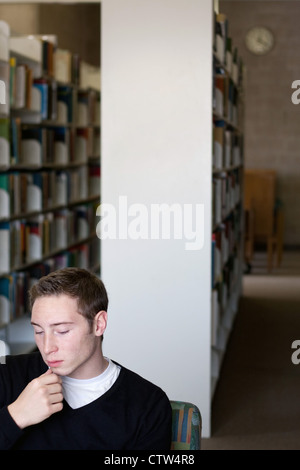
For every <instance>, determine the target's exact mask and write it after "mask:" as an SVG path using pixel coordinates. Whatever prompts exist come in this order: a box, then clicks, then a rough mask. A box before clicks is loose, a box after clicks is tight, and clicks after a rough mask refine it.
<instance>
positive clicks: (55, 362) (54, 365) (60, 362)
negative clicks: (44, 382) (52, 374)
mask: <svg viewBox="0 0 300 470" xmlns="http://www.w3.org/2000/svg"><path fill="white" fill-rule="evenodd" d="M62 362H63V361H48V362H47V364H48V366H49V367H51V369H52V368H54V367H59V366H60V365H61V364H62Z"/></svg>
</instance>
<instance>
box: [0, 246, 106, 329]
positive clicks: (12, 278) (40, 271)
mask: <svg viewBox="0 0 300 470" xmlns="http://www.w3.org/2000/svg"><path fill="white" fill-rule="evenodd" d="M99 246H100V245H99V240H98V239H97V238H94V239H92V240H91V241H89V242H88V243H83V244H79V245H77V246H74V247H72V248H71V249H69V250H66V251H64V252H62V253H60V254H58V255H56V256H53V257H51V258H49V259H47V260H45V261H44V262H43V263H38V264H36V265H34V266H32V267H30V268H28V270H26V271H12V272H11V273H10V274H9V275H6V276H2V277H0V327H2V326H4V325H6V324H8V323H9V322H11V321H13V320H16V319H18V318H20V317H21V316H22V315H24V314H26V313H28V291H29V289H30V287H31V286H32V285H33V284H35V283H36V282H37V280H38V279H40V278H41V277H42V276H45V275H47V274H49V273H50V272H52V271H55V270H57V269H61V268H65V267H69V266H78V267H80V268H84V269H89V268H90V266H93V264H94V262H95V260H96V259H99V256H100V253H99ZM97 268H98V266H95V269H96V270H97Z"/></svg>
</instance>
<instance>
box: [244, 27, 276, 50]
mask: <svg viewBox="0 0 300 470" xmlns="http://www.w3.org/2000/svg"><path fill="white" fill-rule="evenodd" d="M245 42H246V46H247V48H248V50H249V51H250V52H252V53H253V54H257V55H263V54H267V52H269V51H270V50H271V49H272V47H273V45H274V35H273V33H272V32H271V31H270V30H269V29H268V28H265V27H263V26H255V27H254V28H251V29H250V30H249V31H248V32H247V34H246V38H245Z"/></svg>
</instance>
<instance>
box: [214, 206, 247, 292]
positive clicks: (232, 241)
mask: <svg viewBox="0 0 300 470" xmlns="http://www.w3.org/2000/svg"><path fill="white" fill-rule="evenodd" d="M240 214H241V210H240V208H237V209H236V210H235V211H234V212H232V213H231V214H230V216H229V217H228V218H227V219H226V220H224V222H223V223H222V224H221V225H220V226H218V228H217V229H216V230H215V231H214V232H213V233H212V270H211V273H212V277H211V283H212V289H214V287H215V285H216V284H217V283H218V282H220V280H221V279H222V270H223V268H224V266H225V265H226V263H227V262H228V260H229V259H230V258H231V257H232V256H233V255H234V254H235V251H236V248H237V246H238V245H239V244H240V241H241V233H242V227H241V217H240Z"/></svg>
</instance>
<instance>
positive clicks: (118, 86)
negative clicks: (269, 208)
mask: <svg viewBox="0 0 300 470" xmlns="http://www.w3.org/2000/svg"><path fill="white" fill-rule="evenodd" d="M101 28H102V29H101V30H102V64H101V69H102V103H101V110H102V117H101V122H102V134H101V139H102V149H101V155H102V157H101V158H102V188H101V191H102V203H105V204H111V205H112V207H114V208H115V211H116V216H117V223H116V227H115V228H116V230H115V236H116V238H115V239H111V236H112V235H113V234H114V231H113V223H112V219H110V220H109V219H108V216H107V214H108V212H107V213H106V216H104V217H103V218H102V220H103V223H104V221H105V220H106V226H105V227H104V228H105V230H106V233H108V231H109V230H110V238H109V239H105V240H102V249H101V251H102V254H101V263H102V279H103V281H104V282H105V285H106V287H107V290H108V294H109V298H110V304H109V309H108V311H109V321H108V328H107V331H106V334H105V339H104V343H103V345H104V353H105V354H106V355H107V356H109V357H111V358H112V359H114V360H116V361H118V362H120V363H121V364H123V365H124V366H125V367H128V368H130V369H132V370H134V371H136V372H137V373H139V374H140V375H142V376H144V377H145V378H147V379H149V380H150V381H152V382H154V383H156V384H158V385H159V386H160V387H161V388H162V389H164V390H165V392H166V393H167V394H168V396H169V398H170V399H175V400H183V401H190V402H193V403H195V404H196V405H197V406H198V407H199V408H200V411H201V413H202V419H203V436H209V435H210V402H211V400H210V361H211V359H210V336H211V333H210V321H211V316H210V302H211V274H210V272H211V205H212V204H211V167H212V162H211V155H212V148H211V147H212V144H211V141H212V118H211V116H212V1H211V0H206V1H205V2H204V1H203V0H103V1H102V26H101ZM137 204H138V205H137ZM163 204H165V206H162V205H163ZM112 207H111V208H112ZM158 208H159V209H162V210H163V212H164V215H163V217H162V219H161V220H160V221H159V220H158V219H156V223H155V221H154V219H155V217H156V216H155V213H156V212H155V211H156V210H157V209H158ZM202 208H203V210H204V211H203V214H204V215H203V217H204V218H203V219H202V212H201V210H202ZM197 210H198V213H197V212H196V211H197ZM168 211H170V212H168ZM110 213H111V211H110ZM196 213H197V214H198V216H197V217H198V218H197V217H196ZM153 214H154V215H153ZM170 214H171V216H170V221H171V222H170V224H169V225H168V218H169V215H170ZM180 214H181V215H180ZM151 216H152V218H151ZM172 217H173V219H172ZM180 217H182V219H180ZM174 220H175V221H176V222H175V223H173V221H174ZM109 222H110V223H109ZM163 223H165V224H166V225H165V226H164V227H163V226H162V224H163ZM159 224H160V226H159ZM174 224H175V225H174ZM108 227H109V228H108ZM158 229H160V230H161V232H159V231H158ZM196 229H197V234H195V233H194V230H196ZM163 230H165V232H164V233H162V231H163ZM168 230H170V231H169V233H168ZM164 237H166V238H168V239H164ZM177 237H179V238H180V237H181V239H177ZM197 242H198V246H197ZM188 243H190V245H188ZM190 248H193V249H190ZM195 248H197V249H195Z"/></svg>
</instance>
